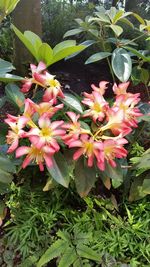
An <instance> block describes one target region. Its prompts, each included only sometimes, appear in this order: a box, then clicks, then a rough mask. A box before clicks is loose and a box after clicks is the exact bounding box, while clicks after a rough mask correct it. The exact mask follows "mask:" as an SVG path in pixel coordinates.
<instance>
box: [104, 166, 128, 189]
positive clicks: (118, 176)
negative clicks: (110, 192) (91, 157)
mask: <svg viewBox="0 0 150 267" xmlns="http://www.w3.org/2000/svg"><path fill="white" fill-rule="evenodd" d="M116 164H117V166H116V167H115V168H113V167H112V166H111V165H110V164H108V163H107V162H105V171H103V172H102V171H99V173H100V176H102V177H103V179H104V178H105V179H106V178H107V177H109V178H111V179H112V185H113V187H114V188H117V187H119V186H120V185H121V184H122V182H123V177H124V172H123V169H122V168H121V166H120V163H119V161H118V162H116Z"/></svg>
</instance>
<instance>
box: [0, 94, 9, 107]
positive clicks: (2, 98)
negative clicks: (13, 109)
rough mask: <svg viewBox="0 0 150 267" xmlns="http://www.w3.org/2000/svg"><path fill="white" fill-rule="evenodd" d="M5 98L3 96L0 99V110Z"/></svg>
mask: <svg viewBox="0 0 150 267" xmlns="http://www.w3.org/2000/svg"><path fill="white" fill-rule="evenodd" d="M6 99H7V98H6V96H3V97H1V98H0V108H2V107H3V106H4V105H5V103H6Z"/></svg>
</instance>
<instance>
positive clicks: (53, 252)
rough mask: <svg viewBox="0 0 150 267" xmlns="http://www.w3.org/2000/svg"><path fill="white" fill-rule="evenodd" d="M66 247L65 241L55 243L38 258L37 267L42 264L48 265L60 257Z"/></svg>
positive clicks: (40, 266)
mask: <svg viewBox="0 0 150 267" xmlns="http://www.w3.org/2000/svg"><path fill="white" fill-rule="evenodd" d="M67 247H68V245H67V243H66V241H63V240H61V239H59V240H57V241H55V243H53V244H52V245H51V246H50V248H48V249H47V250H46V252H45V253H44V254H43V256H42V257H41V258H40V260H39V262H38V264H37V267H42V266H43V265H44V264H46V263H48V262H49V261H51V260H52V259H54V258H56V257H58V256H60V255H61V254H62V253H64V252H65V250H66V248H67Z"/></svg>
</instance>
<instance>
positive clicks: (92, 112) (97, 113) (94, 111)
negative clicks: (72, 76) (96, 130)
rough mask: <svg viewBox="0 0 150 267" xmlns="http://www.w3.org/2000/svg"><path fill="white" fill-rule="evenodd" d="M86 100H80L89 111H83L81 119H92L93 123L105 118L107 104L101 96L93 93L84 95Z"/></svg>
mask: <svg viewBox="0 0 150 267" xmlns="http://www.w3.org/2000/svg"><path fill="white" fill-rule="evenodd" d="M84 95H85V96H86V98H84V99H83V100H82V103H83V104H85V105H87V106H89V109H88V110H86V111H85V113H84V115H83V117H92V119H93V121H94V122H95V123H96V121H97V120H98V121H102V120H103V119H104V118H105V114H106V111H107V109H108V103H107V102H106V101H105V99H104V98H103V96H102V95H101V94H100V93H98V92H96V91H93V93H92V94H90V95H89V94H87V93H85V94H84Z"/></svg>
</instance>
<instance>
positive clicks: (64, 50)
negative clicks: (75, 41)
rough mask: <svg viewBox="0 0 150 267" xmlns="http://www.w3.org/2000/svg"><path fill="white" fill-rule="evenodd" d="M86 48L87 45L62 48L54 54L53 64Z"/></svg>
mask: <svg viewBox="0 0 150 267" xmlns="http://www.w3.org/2000/svg"><path fill="white" fill-rule="evenodd" d="M85 48H86V46H84V45H74V46H69V47H66V48H62V49H61V50H60V51H58V52H57V53H56V50H55V51H54V50H53V51H54V55H53V60H52V62H51V64H53V63H55V62H57V61H59V60H61V59H63V58H66V57H68V56H70V55H72V54H74V53H76V52H79V51H80V52H81V51H82V50H84V49H85Z"/></svg>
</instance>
